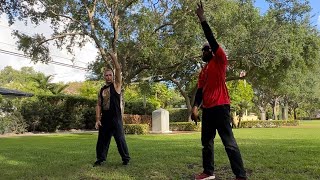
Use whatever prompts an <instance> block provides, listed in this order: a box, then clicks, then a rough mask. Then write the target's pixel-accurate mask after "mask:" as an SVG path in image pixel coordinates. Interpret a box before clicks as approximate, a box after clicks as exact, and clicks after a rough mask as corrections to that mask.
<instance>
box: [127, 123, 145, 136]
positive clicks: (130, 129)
mask: <svg viewBox="0 0 320 180" xmlns="http://www.w3.org/2000/svg"><path fill="white" fill-rule="evenodd" d="M123 130H124V133H125V134H147V133H149V125H148V124H124V125H123Z"/></svg>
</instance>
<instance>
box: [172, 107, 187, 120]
mask: <svg viewBox="0 0 320 180" xmlns="http://www.w3.org/2000/svg"><path fill="white" fill-rule="evenodd" d="M168 111H169V118H170V122H188V118H189V113H188V109H180V108H179V109H177V108H174V109H168Z"/></svg>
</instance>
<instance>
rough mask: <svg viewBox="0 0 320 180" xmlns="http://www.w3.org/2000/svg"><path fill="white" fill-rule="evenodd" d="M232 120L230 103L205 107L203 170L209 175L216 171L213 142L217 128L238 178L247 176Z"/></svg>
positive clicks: (203, 119)
mask: <svg viewBox="0 0 320 180" xmlns="http://www.w3.org/2000/svg"><path fill="white" fill-rule="evenodd" d="M230 120H231V118H230V105H221V106H215V107H212V108H204V109H203V115H202V130H201V142H202V146H203V149H202V162H203V169H204V171H203V172H204V173H206V174H209V175H212V174H213V172H214V147H213V144H214V138H215V136H216V130H218V133H219V135H220V137H221V140H222V143H223V145H224V147H225V150H226V152H227V155H228V158H229V161H230V164H231V168H232V171H233V173H234V174H235V175H236V177H237V178H241V177H242V178H245V177H246V172H245V170H244V167H243V162H242V158H241V154H240V150H239V148H238V145H237V142H236V140H235V138H234V136H233V132H232V128H231V125H230Z"/></svg>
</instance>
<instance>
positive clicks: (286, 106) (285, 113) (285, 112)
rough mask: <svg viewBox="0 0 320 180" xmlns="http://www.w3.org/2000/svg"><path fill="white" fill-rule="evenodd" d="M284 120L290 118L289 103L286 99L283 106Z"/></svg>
mask: <svg viewBox="0 0 320 180" xmlns="http://www.w3.org/2000/svg"><path fill="white" fill-rule="evenodd" d="M282 120H288V103H287V102H286V101H285V102H284V106H283V107H282Z"/></svg>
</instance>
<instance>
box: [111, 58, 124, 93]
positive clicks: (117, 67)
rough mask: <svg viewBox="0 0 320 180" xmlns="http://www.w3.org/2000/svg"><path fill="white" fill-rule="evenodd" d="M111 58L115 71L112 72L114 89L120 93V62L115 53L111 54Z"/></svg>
mask: <svg viewBox="0 0 320 180" xmlns="http://www.w3.org/2000/svg"><path fill="white" fill-rule="evenodd" d="M111 59H112V63H113V65H114V68H115V72H114V76H115V77H114V80H115V81H114V85H115V89H116V91H117V93H119V94H120V93H121V86H122V76H121V67H120V64H119V62H118V59H117V57H116V56H115V55H112V56H111Z"/></svg>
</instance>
